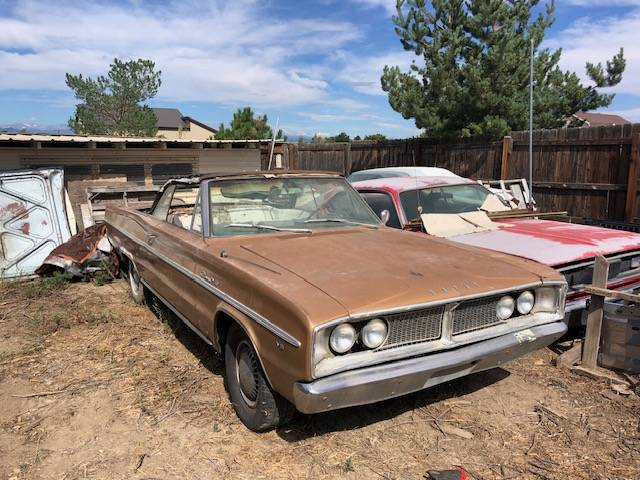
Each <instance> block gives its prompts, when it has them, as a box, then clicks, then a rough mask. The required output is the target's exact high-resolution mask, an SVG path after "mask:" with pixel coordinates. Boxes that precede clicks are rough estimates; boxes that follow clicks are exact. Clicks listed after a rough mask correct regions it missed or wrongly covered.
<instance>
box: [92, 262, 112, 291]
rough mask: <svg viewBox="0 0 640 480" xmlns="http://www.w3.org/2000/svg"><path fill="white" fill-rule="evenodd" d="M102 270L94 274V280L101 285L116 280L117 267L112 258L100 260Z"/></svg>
mask: <svg viewBox="0 0 640 480" xmlns="http://www.w3.org/2000/svg"><path fill="white" fill-rule="evenodd" d="M100 267H102V270H98V271H97V272H95V273H94V274H93V281H94V282H95V284H96V285H97V286H99V287H101V286H102V285H105V284H107V283H111V282H112V281H113V280H115V278H116V276H115V272H116V267H115V265H114V264H113V262H112V261H111V259H110V258H107V259H105V260H101V261H100Z"/></svg>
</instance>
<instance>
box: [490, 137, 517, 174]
mask: <svg viewBox="0 0 640 480" xmlns="http://www.w3.org/2000/svg"><path fill="white" fill-rule="evenodd" d="M511 152H513V138H511V137H510V136H508V135H507V136H506V137H504V138H503V139H502V161H501V163H500V180H508V179H509V160H510V159H511ZM494 172H495V170H494Z"/></svg>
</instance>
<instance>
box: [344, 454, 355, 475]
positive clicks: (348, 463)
mask: <svg viewBox="0 0 640 480" xmlns="http://www.w3.org/2000/svg"><path fill="white" fill-rule="evenodd" d="M342 470H344V471H345V472H355V470H356V467H355V466H354V465H353V458H351V457H349V458H347V459H346V460H345V461H344V462H343V464H342Z"/></svg>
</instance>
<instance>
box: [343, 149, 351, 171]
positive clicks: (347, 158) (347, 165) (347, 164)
mask: <svg viewBox="0 0 640 480" xmlns="http://www.w3.org/2000/svg"><path fill="white" fill-rule="evenodd" d="M343 169H344V176H345V177H347V176H349V175H350V174H351V142H347V144H346V145H345V146H344V167H343Z"/></svg>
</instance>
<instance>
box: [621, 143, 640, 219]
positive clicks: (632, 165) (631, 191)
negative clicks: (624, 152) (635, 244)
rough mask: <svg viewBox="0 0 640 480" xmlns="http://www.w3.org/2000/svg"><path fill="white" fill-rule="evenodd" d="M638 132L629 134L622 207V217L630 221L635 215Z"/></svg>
mask: <svg viewBox="0 0 640 480" xmlns="http://www.w3.org/2000/svg"><path fill="white" fill-rule="evenodd" d="M638 149H640V132H637V133H634V134H633V135H632V136H631V155H630V156H629V175H628V176H627V202H626V203H625V207H624V218H625V220H626V221H627V222H631V221H632V220H633V218H634V217H635V216H636V196H637V191H638V168H639V165H638V162H640V158H638V157H639V153H638Z"/></svg>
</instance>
